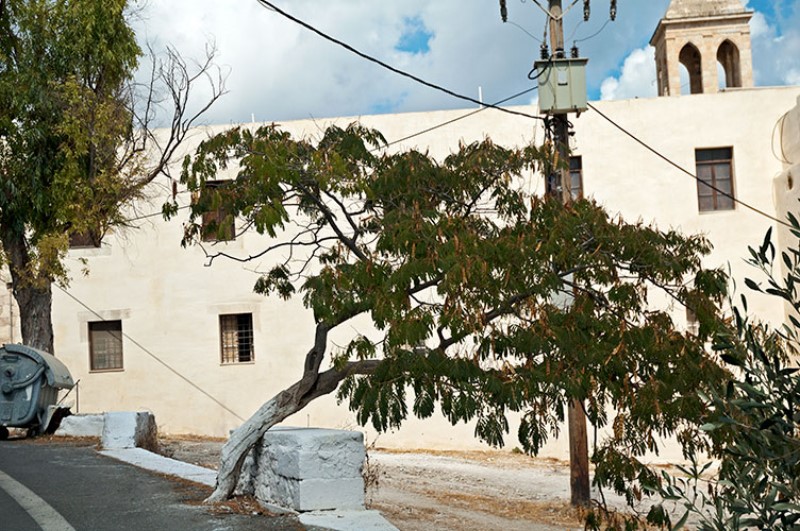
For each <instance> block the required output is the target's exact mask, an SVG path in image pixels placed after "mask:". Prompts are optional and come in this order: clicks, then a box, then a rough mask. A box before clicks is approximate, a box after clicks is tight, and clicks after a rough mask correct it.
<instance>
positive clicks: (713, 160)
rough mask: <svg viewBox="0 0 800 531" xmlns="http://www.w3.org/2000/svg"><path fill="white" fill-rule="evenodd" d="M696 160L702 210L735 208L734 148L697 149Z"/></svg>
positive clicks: (698, 196) (698, 197)
mask: <svg viewBox="0 0 800 531" xmlns="http://www.w3.org/2000/svg"><path fill="white" fill-rule="evenodd" d="M695 161H696V163H697V202H698V206H699V208H700V212H708V211H714V210H733V204H734V201H733V197H734V195H733V148H729V147H728V148H716V149H697V150H695Z"/></svg>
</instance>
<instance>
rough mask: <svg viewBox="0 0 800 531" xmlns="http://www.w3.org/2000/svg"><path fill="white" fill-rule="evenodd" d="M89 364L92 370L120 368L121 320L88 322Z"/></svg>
mask: <svg viewBox="0 0 800 531" xmlns="http://www.w3.org/2000/svg"><path fill="white" fill-rule="evenodd" d="M89 366H90V369H91V370H93V371H118V370H122V321H98V322H93V323H89Z"/></svg>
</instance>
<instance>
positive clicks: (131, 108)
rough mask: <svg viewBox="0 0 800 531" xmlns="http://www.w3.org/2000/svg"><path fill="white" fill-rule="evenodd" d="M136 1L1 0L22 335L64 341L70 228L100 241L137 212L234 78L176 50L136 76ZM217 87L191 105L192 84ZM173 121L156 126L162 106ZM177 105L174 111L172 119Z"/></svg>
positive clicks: (11, 250)
mask: <svg viewBox="0 0 800 531" xmlns="http://www.w3.org/2000/svg"><path fill="white" fill-rule="evenodd" d="M130 9H131V6H129V2H128V0H0V244H1V245H0V266H3V265H6V266H7V267H8V269H9V271H10V273H11V279H12V284H13V292H14V296H15V298H16V301H17V304H18V306H19V310H20V325H21V329H22V340H23V342H24V343H26V344H27V345H30V346H32V347H36V348H40V349H42V350H45V351H49V352H53V328H52V321H51V303H52V286H53V283H54V282H66V281H67V280H68V278H67V271H66V268H65V266H64V262H63V260H64V257H65V254H66V251H67V249H68V247H69V239H70V237H72V238H82V239H83V240H84V241H86V242H90V243H92V244H94V245H99V243H100V240H101V239H102V237H103V235H104V234H105V233H106V231H107V230H108V229H109V228H110V227H113V226H119V225H124V224H125V223H126V221H125V219H124V215H123V212H122V210H123V207H124V206H126V205H131V204H132V203H133V202H134V201H136V200H137V199H140V198H142V197H143V193H144V190H145V187H146V186H147V185H148V184H150V183H151V182H152V181H153V180H154V179H156V178H157V177H158V176H159V175H162V174H165V172H166V171H167V169H168V162H169V161H170V159H171V158H172V157H173V155H174V153H175V150H176V148H177V147H178V145H179V144H180V143H181V142H182V141H183V139H184V137H185V136H186V133H187V131H188V130H189V128H190V127H191V125H192V123H193V122H194V121H195V119H196V118H197V117H198V116H199V114H202V112H204V111H205V109H207V108H208V106H209V105H210V104H211V103H213V102H214V100H216V99H217V98H218V97H219V96H220V94H221V91H222V89H223V87H222V79H221V78H220V77H219V76H218V71H217V70H215V68H214V66H213V64H212V62H211V60H212V56H213V53H211V54H209V55H208V56H207V57H206V58H205V59H204V61H203V62H201V63H199V64H188V63H187V62H186V61H185V60H183V59H182V58H181V57H180V56H179V55H178V54H177V53H176V52H175V51H174V50H173V49H168V50H167V51H166V52H165V53H164V55H162V56H161V57H159V58H154V60H153V62H152V63H151V64H152V69H151V72H150V73H151V76H150V78H149V81H148V82H145V83H143V84H142V83H136V82H135V81H134V73H135V71H136V68H137V65H138V62H139V59H140V57H141V56H142V50H141V48H140V47H139V45H138V44H137V41H136V36H135V35H134V32H133V30H132V28H131V27H130V25H129V23H128V17H129V16H131V12H130ZM198 82H202V83H204V84H205V83H208V84H209V85H210V87H211V88H210V97H209V98H208V100H206V101H205V103H200V104H199V105H197V106H196V108H197V109H198V111H196V112H192V111H190V109H189V106H190V101H189V89H190V87H192V86H194V85H197V83H198ZM158 109H160V110H161V111H162V114H161V116H160V118H159V119H160V120H164V119H166V123H168V124H169V125H168V127H167V130H166V131H163V132H162V133H159V134H156V132H155V131H154V129H153V128H152V126H153V120H154V119H155V118H156V116H157V110H158ZM165 116H166V118H165Z"/></svg>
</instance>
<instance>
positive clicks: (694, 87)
mask: <svg viewBox="0 0 800 531" xmlns="http://www.w3.org/2000/svg"><path fill="white" fill-rule="evenodd" d="M678 61H679V62H680V63H681V64H682V65H683V66H684V67H686V71H687V72H688V73H689V94H702V93H703V62H702V59H701V57H700V51H699V50H698V49H697V48H695V46H694V45H693V44H687V45H686V46H684V47H683V49H682V50H681V53H680V55H679V56H678Z"/></svg>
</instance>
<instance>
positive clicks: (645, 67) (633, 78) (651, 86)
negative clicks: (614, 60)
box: [600, 46, 658, 100]
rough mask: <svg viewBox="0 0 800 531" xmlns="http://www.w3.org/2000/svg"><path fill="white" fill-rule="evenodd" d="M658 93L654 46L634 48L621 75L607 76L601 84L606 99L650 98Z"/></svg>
mask: <svg viewBox="0 0 800 531" xmlns="http://www.w3.org/2000/svg"><path fill="white" fill-rule="evenodd" d="M657 94H658V87H657V86H656V63H655V50H654V49H653V47H652V46H647V47H645V48H640V49H638V50H634V51H632V52H631V53H630V55H628V57H626V58H625V61H624V62H623V64H622V72H621V73H620V75H619V77H613V76H611V77H607V78H606V79H604V80H603V82H602V84H601V85H600V97H601V99H604V100H618V99H627V98H649V97H652V96H656V95H657Z"/></svg>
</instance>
